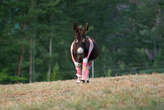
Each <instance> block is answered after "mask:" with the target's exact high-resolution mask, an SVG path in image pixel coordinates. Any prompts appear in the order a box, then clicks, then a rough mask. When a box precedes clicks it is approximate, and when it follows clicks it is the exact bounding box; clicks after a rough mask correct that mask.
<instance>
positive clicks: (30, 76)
mask: <svg viewBox="0 0 164 110" xmlns="http://www.w3.org/2000/svg"><path fill="white" fill-rule="evenodd" d="M32 69H33V68H32V37H31V38H30V67H29V82H30V83H31V82H32Z"/></svg>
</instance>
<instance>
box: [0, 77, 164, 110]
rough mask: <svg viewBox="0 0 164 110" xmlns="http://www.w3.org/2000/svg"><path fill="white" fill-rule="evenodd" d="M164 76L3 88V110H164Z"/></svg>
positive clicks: (0, 89)
mask: <svg viewBox="0 0 164 110" xmlns="http://www.w3.org/2000/svg"><path fill="white" fill-rule="evenodd" d="M163 108H164V75H163V74H152V75H128V76H121V77H111V78H96V79H91V83H90V84H76V83H75V80H67V81H56V82H41V83H32V84H15V85H0V110H84V109H85V110H163Z"/></svg>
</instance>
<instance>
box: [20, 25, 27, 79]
mask: <svg viewBox="0 0 164 110" xmlns="http://www.w3.org/2000/svg"><path fill="white" fill-rule="evenodd" d="M23 28H24V31H25V29H26V24H25V23H24V26H23ZM23 41H25V37H24V39H23ZM23 56H24V43H23V44H22V54H21V56H20V60H19V64H18V76H21V75H22V62H23Z"/></svg>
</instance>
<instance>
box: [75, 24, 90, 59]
mask: <svg viewBox="0 0 164 110" xmlns="http://www.w3.org/2000/svg"><path fill="white" fill-rule="evenodd" d="M73 29H74V32H75V45H76V47H77V54H78V59H79V60H82V59H83V58H84V55H85V49H86V45H87V43H88V42H87V38H86V32H87V31H88V23H86V25H85V27H82V26H81V25H80V26H78V25H77V23H75V24H74V27H73Z"/></svg>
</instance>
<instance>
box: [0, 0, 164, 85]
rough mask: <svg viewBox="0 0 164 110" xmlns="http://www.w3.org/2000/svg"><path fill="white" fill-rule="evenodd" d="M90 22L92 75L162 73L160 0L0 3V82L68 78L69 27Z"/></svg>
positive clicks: (163, 9)
mask: <svg viewBox="0 0 164 110" xmlns="http://www.w3.org/2000/svg"><path fill="white" fill-rule="evenodd" d="M74 22H78V23H79V24H82V25H85V23H89V31H88V33H87V34H88V35H89V36H91V37H93V38H94V39H95V40H96V41H97V43H98V45H99V48H100V51H101V55H100V56H99V57H98V59H97V60H96V61H95V76H96V77H104V76H116V75H124V74H135V73H152V72H164V68H163V67H164V43H163V42H164V0H0V83H3V84H4V83H17V82H23V83H27V82H36V81H53V80H65V79H73V78H74V77H75V69H74V65H73V63H72V60H71V56H70V45H71V43H72V41H73V39H74V32H73V24H74Z"/></svg>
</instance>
